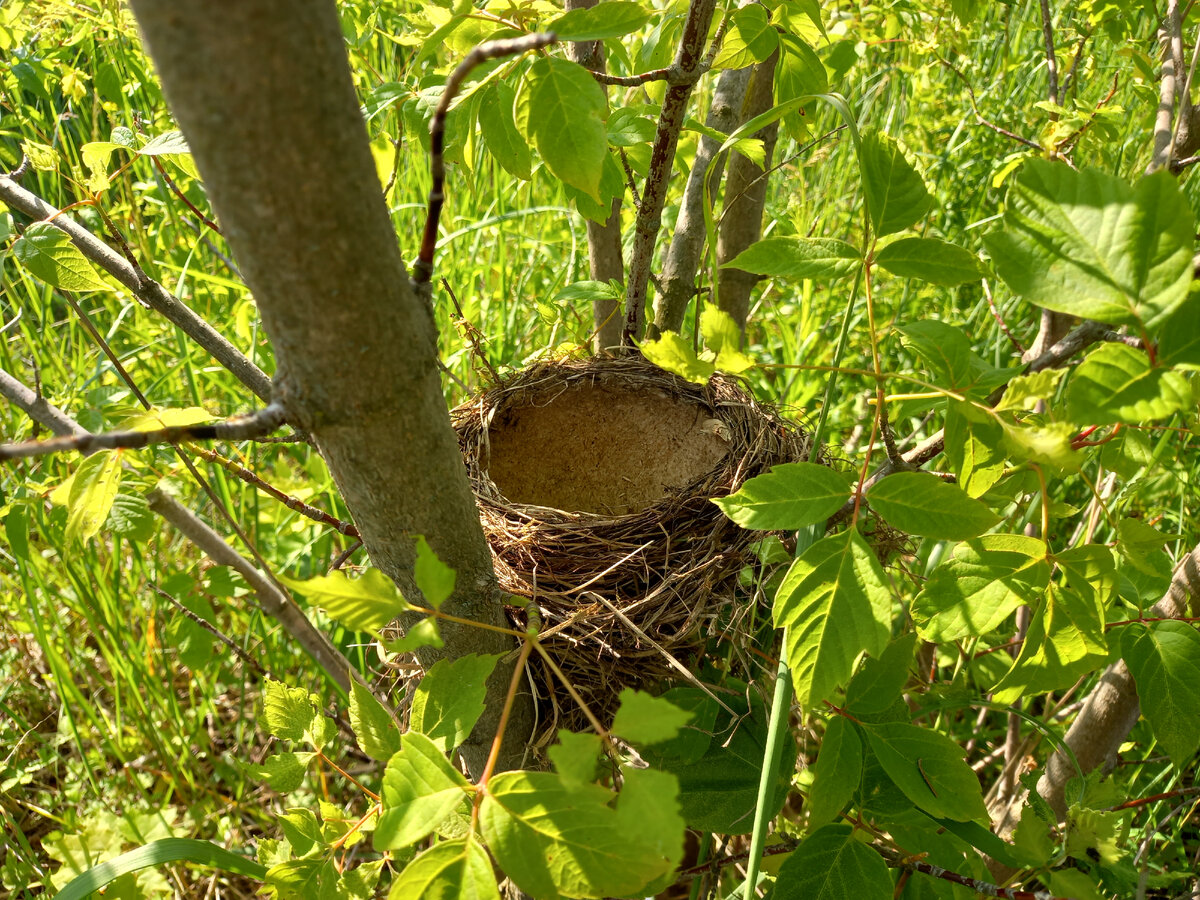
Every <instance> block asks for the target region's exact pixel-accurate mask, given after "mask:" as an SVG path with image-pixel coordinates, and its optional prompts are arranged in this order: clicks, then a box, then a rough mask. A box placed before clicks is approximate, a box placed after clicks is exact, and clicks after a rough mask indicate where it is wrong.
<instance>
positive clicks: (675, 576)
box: [452, 358, 810, 739]
mask: <svg viewBox="0 0 1200 900" xmlns="http://www.w3.org/2000/svg"><path fill="white" fill-rule="evenodd" d="M452 418H453V421H454V427H455V430H456V431H457V432H458V440H459V445H460V447H461V449H462V452H463V456H464V458H465V460H466V464H467V470H468V474H469V476H470V480H471V484H472V486H473V488H474V490H475V495H476V498H477V502H478V505H479V511H480V516H481V519H482V522H483V528H484V532H485V533H486V535H487V538H488V543H489V544H490V546H491V549H492V555H493V558H494V562H495V569H496V574H497V577H498V578H499V581H500V585H501V587H502V588H503V590H505V591H506V592H508V593H510V594H512V595H514V596H515V597H516V598H523V600H522V601H516V602H514V603H513V604H512V605H511V606H510V610H509V613H510V616H511V618H512V621H513V623H514V624H515V625H516V626H517V627H519V628H522V629H524V628H525V627H526V625H527V616H528V613H527V606H528V602H527V601H533V603H535V604H536V606H537V608H538V610H539V611H540V616H541V620H542V621H541V636H540V638H539V640H540V642H541V643H542V645H543V647H545V648H546V650H547V651H548V654H547V655H548V656H550V657H551V658H552V659H553V660H554V661H555V664H556V665H557V667H558V668H559V669H560V670H561V672H562V675H563V676H565V678H566V680H567V681H569V682H570V683H571V684H572V685H573V686H574V690H575V691H577V692H578V694H579V695H580V696H581V697H582V699H583V700H584V701H585V702H586V703H587V705H588V707H589V708H590V709H591V710H592V711H593V712H594V713H595V714H596V715H597V716H599V717H600V718H601V719H604V720H607V719H609V718H611V715H612V712H613V711H614V709H615V706H616V698H617V695H618V693H619V691H620V689H621V688H622V687H627V686H630V687H640V686H646V685H648V684H652V683H657V682H660V681H662V680H663V679H673V680H682V679H683V678H687V677H689V675H690V673H691V672H692V671H693V670H694V669H696V668H698V665H697V663H698V660H697V656H698V654H699V652H700V650H701V649H702V648H703V645H704V642H705V640H706V638H707V637H708V636H709V633H710V632H711V631H712V626H713V624H714V623H716V622H718V621H722V620H723V617H726V618H727V614H728V612H729V605H730V603H731V601H732V599H733V593H734V587H735V582H736V573H737V571H738V570H739V569H741V568H742V567H744V566H745V565H746V563H747V561H748V559H749V558H750V545H751V544H752V543H753V542H754V541H755V540H756V539H758V538H761V537H762V535H761V534H757V533H755V532H748V531H744V530H743V529H741V528H739V527H738V526H737V525H735V524H734V523H733V522H731V521H730V520H729V519H727V518H726V517H725V516H724V514H723V513H722V512H721V511H720V509H718V508H717V506H716V505H715V504H714V503H712V502H711V501H712V499H713V498H714V497H724V496H726V495H727V494H730V493H733V492H734V491H736V490H737V489H738V488H740V487H741V486H742V484H743V483H744V482H745V481H746V480H747V479H749V478H752V477H754V476H755V475H760V474H762V473H763V472H766V471H767V470H768V469H770V468H771V467H772V466H774V465H777V464H779V463H783V462H789V461H795V460H802V459H807V458H808V454H809V449H810V442H809V439H808V437H807V436H806V435H805V434H804V432H803V431H802V430H801V429H799V428H798V427H796V426H795V425H793V424H791V423H788V422H786V421H785V420H783V419H782V418H780V417H779V416H778V415H777V414H776V413H775V412H774V411H773V410H772V409H770V408H768V407H766V406H764V405H762V404H759V403H757V402H756V401H755V400H754V398H753V397H752V396H751V395H750V393H749V392H748V391H747V390H746V388H745V387H744V386H743V385H742V384H741V383H740V382H739V381H738V380H736V379H734V378H730V377H727V376H723V375H719V374H718V375H716V376H714V377H713V378H711V379H710V380H709V381H708V383H707V384H704V385H697V384H692V383H690V382H687V381H685V380H683V379H681V378H679V377H677V376H675V375H672V374H670V373H668V372H665V371H663V370H662V369H659V368H658V367H657V366H654V365H652V364H650V363H648V362H646V361H645V360H642V359H639V358H626V359H619V360H611V359H589V360H582V361H568V362H562V361H560V362H545V363H539V364H537V365H534V366H533V367H531V368H529V369H526V370H523V371H521V372H519V373H517V374H515V375H513V376H511V377H509V378H507V379H505V380H503V381H502V382H501V383H499V384H498V385H496V386H495V387H493V388H491V389H490V390H488V391H486V392H484V393H482V394H480V395H479V396H477V397H475V398H474V399H473V400H471V401H470V402H468V403H465V404H463V405H462V406H459V407H458V408H457V409H455V410H454V411H453V413H452ZM531 664H532V666H533V670H532V674H533V677H532V682H533V684H534V687H535V690H536V691H537V693H538V695H539V696H538V698H537V699H538V707H539V713H540V715H541V716H542V725H543V726H544V730H543V731H542V733H543V735H544V736H545V737H546V738H547V739H548V738H549V737H551V736H552V735H553V733H554V729H555V727H557V726H560V725H561V726H566V727H581V726H584V725H585V721H584V719H583V717H582V715H581V712H580V710H579V707H578V703H577V702H575V701H574V700H573V699H570V698H569V696H568V692H567V691H566V689H565V687H564V685H563V684H562V678H561V677H560V676H558V675H557V674H556V673H553V672H552V671H551V670H550V667H549V665H548V664H547V663H546V661H545V660H544V659H542V658H540V657H538V656H535V657H533V659H532V660H531Z"/></svg>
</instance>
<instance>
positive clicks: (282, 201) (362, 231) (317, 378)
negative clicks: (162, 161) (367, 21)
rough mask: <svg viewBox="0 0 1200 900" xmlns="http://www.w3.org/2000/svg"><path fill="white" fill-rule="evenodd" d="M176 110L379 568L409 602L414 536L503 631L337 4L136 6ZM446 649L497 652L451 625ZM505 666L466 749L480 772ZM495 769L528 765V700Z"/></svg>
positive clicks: (495, 637) (428, 316)
mask: <svg viewBox="0 0 1200 900" xmlns="http://www.w3.org/2000/svg"><path fill="white" fill-rule="evenodd" d="M132 6H133V9H134V12H135V14H136V16H137V19H138V23H139V25H140V26H141V28H142V30H143V32H144V35H145V39H146V43H147V44H148V49H149V51H150V54H151V56H152V57H153V59H154V62H155V65H156V66H157V67H158V71H159V74H160V76H161V78H162V81H163V85H164V88H165V91H166V95H167V97H168V99H169V101H170V103H171V108H172V111H173V112H174V114H175V115H176V117H177V118H178V121H179V124H180V126H181V127H182V129H183V131H184V134H185V135H186V136H187V139H188V141H189V143H190V145H191V148H192V152H193V154H194V156H195V159H196V163H197V165H198V167H199V169H200V172H201V174H202V175H203V177H204V184H205V188H206V189H207V191H208V193H209V197H210V199H211V202H212V205H213V208H214V209H215V210H216V212H217V215H218V217H219V218H220V220H221V224H222V227H223V230H224V234H225V236H226V238H227V239H228V241H229V244H230V246H231V247H232V248H233V251H234V253H235V254H236V256H237V259H238V263H239V265H240V267H241V269H242V272H243V273H244V275H245V278H246V282H247V284H248V285H249V286H250V288H251V290H252V291H253V292H254V297H255V299H256V300H257V302H258V306H259V310H260V312H261V314H262V319H263V324H264V326H265V327H266V330H267V333H268V334H269V335H270V337H271V341H272V344H273V346H274V350H275V355H276V359H277V372H276V376H275V390H276V395H277V398H278V399H279V400H281V401H282V402H283V403H284V404H285V406H286V409H287V412H288V415H289V418H290V420H291V421H292V422H293V423H294V424H295V425H297V426H299V427H300V428H303V429H305V430H306V431H308V432H309V433H310V434H312V436H313V437H314V438H315V440H316V442H317V445H318V446H319V448H320V451H321V453H322V455H323V456H324V458H325V460H326V462H327V463H328V465H329V469H330V472H331V473H332V475H333V478H334V481H335V482H336V484H337V486H338V489H339V490H340V492H341V494H342V496H343V497H344V498H345V500H346V503H347V505H348V506H349V508H350V511H351V513H352V514H353V516H354V520H355V522H356V523H357V525H358V527H359V529H360V531H361V532H362V538H363V543H364V545H365V546H366V549H367V552H368V553H369V554H370V556H371V561H372V563H374V565H376V566H378V567H379V568H380V569H382V570H383V571H384V572H386V573H387V574H388V575H389V576H390V577H391V578H393V579H394V580H395V581H396V583H397V584H398V585H399V586H400V588H401V589H402V590H403V592H404V593H405V595H406V596H408V597H412V598H417V597H419V594H418V592H417V588H416V585H415V583H414V581H413V563H414V558H415V543H414V542H415V539H416V537H417V536H418V535H424V536H425V538H426V539H427V540H428V541H429V544H430V546H431V547H432V548H433V549H434V551H435V552H436V553H437V554H438V556H439V557H441V559H442V560H443V561H444V562H446V563H447V564H448V565H450V566H452V567H453V568H454V569H455V571H456V572H457V573H458V581H457V585H456V587H455V590H454V594H453V596H452V597H451V598H450V599H449V600H447V601H446V604H445V605H444V606H443V607H442V608H443V610H444V611H447V612H451V613H453V614H455V615H458V616H462V617H465V618H469V619H473V620H476V621H479V622H485V623H489V624H492V625H502V624H504V618H505V617H504V612H503V608H502V606H501V603H500V600H499V592H498V590H497V587H496V581H495V576H494V574H493V572H492V567H491V557H490V554H489V551H488V547H487V544H486V542H485V540H484V537H483V532H482V530H481V528H480V525H479V518H478V515H477V513H476V509H475V502H474V498H473V496H472V493H471V489H470V486H469V484H468V483H467V477H466V472H465V470H464V467H463V462H462V458H461V456H460V455H459V452H458V445H457V441H456V439H455V436H454V432H453V430H452V429H451V427H450V420H449V416H448V414H447V410H446V404H445V400H444V398H443V396H442V390H441V385H440V380H439V375H438V369H437V333H436V327H435V324H434V319H433V314H432V310H430V309H429V308H428V307H427V305H426V304H425V303H424V302H422V301H421V300H420V299H418V297H417V295H416V293H415V292H414V291H413V290H412V288H411V287H410V284H409V278H408V274H407V272H406V271H405V266H404V261H403V259H402V257H401V254H400V250H399V248H398V246H397V242H396V236H395V233H394V232H393V230H392V225H391V222H390V220H389V218H388V211H387V207H386V206H385V203H384V199H383V194H382V192H381V189H380V184H379V181H378V178H377V176H376V174H375V167H374V164H373V163H372V160H371V155H370V151H369V149H368V146H367V135H366V130H365V127H364V124H363V120H362V117H361V115H360V114H359V104H358V100H357V98H356V97H355V94H354V88H353V85H352V83H351V80H350V69H349V66H348V63H347V60H346V51H345V47H344V45H343V41H342V32H341V28H340V26H339V22H338V14H337V9H336V7H335V4H334V3H333V2H332V0H326V2H315V0H310V2H305V3H293V2H289V0H134V2H133V3H132ZM442 630H443V634H444V637H445V640H446V646H445V648H444V650H443V651H441V652H440V654H433V653H431V652H427V653H425V654H423V655H422V660H423V661H425V662H429V661H431V660H432V659H433V658H434V657H435V656H436V655H445V656H451V657H457V656H461V655H463V654H466V653H469V652H477V653H505V652H506V651H509V650H511V649H512V648H513V643H512V641H511V640H510V639H509V638H508V637H506V636H505V635H503V634H500V633H498V632H491V631H485V630H483V629H479V628H472V627H462V626H458V627H451V626H449V625H443V628H442ZM511 672H512V669H511V663H509V665H508V666H507V667H506V666H504V665H501V666H499V667H498V668H497V672H496V674H495V675H494V676H493V679H492V682H491V683H490V684H489V689H490V690H489V698H488V704H487V712H486V713H485V715H484V718H483V720H481V722H480V724H479V726H478V727H477V728H476V732H475V734H474V735H473V736H472V738H471V739H470V740H469V741H468V744H467V745H466V746H465V747H464V757H465V758H466V760H467V763H468V765H469V767H470V768H471V770H472V771H473V772H475V773H478V772H479V770H480V769H481V768H482V764H483V761H484V759H485V758H486V754H487V750H488V743H489V741H490V738H491V736H492V735H493V734H494V733H495V728H496V723H497V718H498V716H499V712H500V708H501V706H502V705H503V704H502V700H503V697H504V693H505V689H506V687H507V684H508V680H509V676H510V674H511ZM518 707H519V708H518V709H517V710H516V711H515V713H516V715H515V717H514V719H513V720H512V721H511V722H510V725H509V731H508V736H509V740H508V742H507V744H506V748H507V749H506V753H505V756H504V759H503V762H504V763H506V764H509V765H512V764H515V763H518V762H519V761H520V752H521V750H522V748H523V746H524V744H525V741H526V739H527V737H528V734H529V731H530V728H531V721H532V718H531V706H530V704H529V703H528V698H525V701H524V702H521V703H519V704H518Z"/></svg>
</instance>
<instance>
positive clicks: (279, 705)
mask: <svg viewBox="0 0 1200 900" xmlns="http://www.w3.org/2000/svg"><path fill="white" fill-rule="evenodd" d="M316 717H317V708H316V706H315V705H313V701H312V697H311V695H310V694H309V693H308V691H306V690H304V688H298V687H297V688H290V687H288V686H287V685H286V684H282V683H280V682H278V681H271V680H270V679H267V681H266V683H265V684H264V686H263V727H265V728H266V729H267V732H268V733H269V734H271V735H274V736H275V737H277V738H280V739H282V740H285V741H301V740H303V739H304V734H305V732H306V731H308V728H309V726H310V725H312V723H313V720H314V719H315V718H316Z"/></svg>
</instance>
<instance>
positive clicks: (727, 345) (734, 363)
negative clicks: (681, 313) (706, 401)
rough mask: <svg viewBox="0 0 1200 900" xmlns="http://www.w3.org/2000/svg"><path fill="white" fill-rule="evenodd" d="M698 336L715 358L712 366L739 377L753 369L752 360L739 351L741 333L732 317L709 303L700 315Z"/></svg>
mask: <svg viewBox="0 0 1200 900" xmlns="http://www.w3.org/2000/svg"><path fill="white" fill-rule="evenodd" d="M700 334H701V335H702V336H703V338H704V343H705V346H707V347H708V348H709V349H710V350H711V351H712V352H713V353H715V354H716V358H715V359H714V360H713V366H714V367H715V368H717V369H719V370H720V371H722V372H730V373H732V374H734V375H739V374H741V373H742V372H745V371H746V370H747V369H751V368H753V367H754V360H753V359H751V358H750V357H749V356H747V355H746V354H745V353H743V352H742V351H741V349H740V348H741V343H742V332H741V329H740V328H738V326H737V323H736V322H734V321H733V316H731V315H729V313H727V312H725V310H723V309H720V308H719V307H716V306H713V305H712V304H711V303H710V304H708V305H706V306H705V307H704V311H703V312H702V313H700Z"/></svg>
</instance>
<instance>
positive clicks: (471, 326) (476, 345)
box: [442, 278, 500, 384]
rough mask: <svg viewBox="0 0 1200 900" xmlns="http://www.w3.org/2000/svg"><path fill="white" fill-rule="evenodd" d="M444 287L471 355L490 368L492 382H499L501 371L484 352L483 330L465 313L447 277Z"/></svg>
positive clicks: (486, 367) (443, 283)
mask: <svg viewBox="0 0 1200 900" xmlns="http://www.w3.org/2000/svg"><path fill="white" fill-rule="evenodd" d="M442 287H443V288H445V290H446V293H447V294H449V295H450V302H451V303H453V304H454V313H455V316H454V324H455V325H457V326H458V330H459V331H461V332H462V336H463V340H465V341H466V342H467V346H468V347H469V348H470V350H471V355H472V356H474V357H475V359H476V360H477V361H478V362H480V363H482V364H483V367H484V368H485V369H487V370H488V374H489V375H491V376H492V384H499V382H500V373H499V372H497V371H496V367H495V366H493V365H492V361H491V360H490V359H488V358H487V354H486V353H484V352H483V341H484V337H483V332H481V331H480V330H479V329H478V328H476V327H475V323H474V322H472V321H471V320H470V319H468V318H467V317H466V315H465V314H464V313H463V308H462V304H461V303H459V302H458V295H457V294H455V293H454V288H452V287H450V282H449V281H447V280H446V279H445V278H443V279H442ZM447 371H449V370H447Z"/></svg>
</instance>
